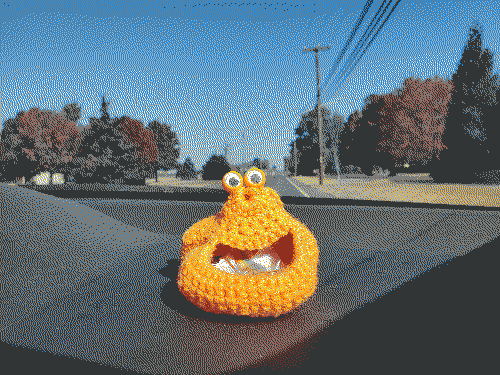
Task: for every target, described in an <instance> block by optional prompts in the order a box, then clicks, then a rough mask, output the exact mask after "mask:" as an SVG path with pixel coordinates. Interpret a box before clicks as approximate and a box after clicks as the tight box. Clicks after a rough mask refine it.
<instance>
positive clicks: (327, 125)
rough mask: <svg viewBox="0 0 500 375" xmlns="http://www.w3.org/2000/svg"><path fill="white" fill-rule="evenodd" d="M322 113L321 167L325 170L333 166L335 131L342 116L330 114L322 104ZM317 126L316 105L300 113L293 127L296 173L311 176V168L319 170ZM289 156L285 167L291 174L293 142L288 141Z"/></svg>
mask: <svg viewBox="0 0 500 375" xmlns="http://www.w3.org/2000/svg"><path fill="white" fill-rule="evenodd" d="M321 111H322V115H323V127H322V129H323V145H324V147H323V168H324V171H325V172H327V171H329V170H333V169H334V167H333V166H332V165H333V161H334V153H333V151H334V149H333V145H334V144H335V137H336V132H337V131H338V130H339V129H340V128H341V127H342V126H343V121H341V118H342V116H341V115H339V114H335V116H334V117H332V116H331V113H330V111H329V110H328V109H327V108H325V107H324V106H322V107H321ZM318 130H319V127H318V111H317V105H316V107H315V108H314V109H313V110H311V111H309V112H307V113H305V114H304V115H302V119H301V121H300V123H299V126H298V127H297V128H296V129H295V134H296V135H297V136H298V138H297V139H296V141H295V144H296V148H297V175H302V176H312V175H314V172H313V170H314V169H318V170H319V165H320V163H319V137H318V135H319V131H318ZM289 147H290V157H287V158H286V160H285V159H284V160H285V163H286V167H285V168H286V169H288V171H289V172H290V173H291V174H294V173H295V154H294V142H291V143H290V146H289Z"/></svg>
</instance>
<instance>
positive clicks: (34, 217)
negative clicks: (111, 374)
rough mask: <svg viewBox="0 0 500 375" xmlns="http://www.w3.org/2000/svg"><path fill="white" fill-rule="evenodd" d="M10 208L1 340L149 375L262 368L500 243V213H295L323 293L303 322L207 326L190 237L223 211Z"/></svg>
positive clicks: (94, 205) (122, 204) (77, 205)
mask: <svg viewBox="0 0 500 375" xmlns="http://www.w3.org/2000/svg"><path fill="white" fill-rule="evenodd" d="M273 183H275V184H276V185H278V186H279V187H280V189H283V190H286V191H289V192H291V191H293V190H292V189H291V188H290V187H289V186H288V185H286V183H285V182H284V180H283V179H280V178H278V179H275V182H273ZM287 189H288V190H287ZM0 197H1V198H0V199H1V200H2V202H0V206H1V207H2V212H1V215H2V220H1V225H2V233H3V234H4V238H3V239H2V242H3V243H2V247H3V248H4V249H5V250H4V254H3V257H2V264H1V277H2V281H3V284H4V285H3V288H2V292H1V305H2V307H3V314H2V321H1V325H0V331H1V333H2V340H3V341H6V342H9V343H13V344H16V345H22V346H27V347H31V348H37V349H39V350H44V351H49V352H52V353H60V354H62V355H66V356H73V357H76V358H80V359H85V360H86V361H91V362H96V363H99V362H100V363H103V364H105V365H108V366H114V367H117V368H120V367H121V368H127V369H131V370H133V371H136V372H139V373H149V374H152V373H168V374H177V373H178V374H181V373H182V374H204V373H211V372H213V371H227V370H230V369H234V368H237V367H239V366H242V365H243V366H248V365H250V364H253V363H256V362H258V361H259V360H260V359H261V358H265V357H267V356H273V355H276V354H277V353H280V352H281V351H283V350H285V349H286V348H287V347H289V346H290V345H294V344H297V343H298V342H300V341H301V340H303V339H305V338H306V337H308V336H309V335H311V334H314V333H317V332H320V331H322V330H324V329H325V328H326V327H328V326H329V325H331V324H332V322H333V321H335V320H337V319H339V318H340V317H343V316H345V315H346V314H349V313H350V312H352V311H353V310H355V309H357V308H359V307H361V306H363V305H365V304H367V303H370V302H372V301H374V300H375V299H377V298H379V297H380V296H381V295H383V294H386V293H387V292H390V291H391V290H393V289H394V288H398V287H400V288H401V290H404V286H403V284H405V283H407V282H409V281H410V280H412V279H414V278H416V277H418V276H419V275H420V274H422V273H423V272H425V271H427V270H429V269H431V268H433V267H436V266H439V265H442V264H443V263H445V262H447V261H449V260H450V259H452V258H454V257H456V256H459V255H464V254H467V253H468V252H470V251H471V250H474V249H480V247H481V246H482V244H485V243H489V242H491V241H493V240H494V239H495V238H496V237H498V236H499V235H500V213H498V212H479V211H473V210H470V211H464V210H461V211H458V210H457V211H454V210H451V209H449V210H439V209H398V208H385V209H384V208H380V207H378V208H374V207H372V208H370V207H336V206H333V207H326V206H319V207H314V206H311V207H307V206H302V207H294V206H290V205H285V208H286V209H287V210H288V211H289V212H290V213H291V214H293V215H294V216H296V217H297V218H299V219H300V220H301V221H302V222H304V223H306V224H307V225H308V226H309V228H311V230H312V232H313V233H314V234H315V236H316V238H317V240H318V244H319V247H320V266H319V269H318V273H319V279H320V285H319V287H318V290H317V293H316V294H315V295H314V296H313V297H312V298H311V299H310V301H309V302H308V303H306V304H304V305H303V306H301V307H299V308H298V309H296V310H295V311H293V312H292V313H290V314H288V315H286V316H283V317H279V318H277V319H272V318H266V319H260V320H255V319H252V318H247V319H245V318H241V317H231V316H216V315H213V314H208V313H204V312H202V311H201V310H200V309H197V308H195V307H193V305H192V304H190V303H188V302H187V301H186V300H185V299H183V298H181V297H180V294H179V293H178V290H177V288H176V284H175V278H176V272H177V266H178V258H179V255H180V254H179V253H180V245H181V236H182V233H183V232H184V231H185V230H186V229H187V227H189V226H190V225H191V224H192V223H194V222H196V221H198V220H200V219H201V218H204V217H206V216H208V215H211V214H213V213H215V212H218V211H219V210H220V209H221V207H222V204H220V203H217V204H215V203H214V204H210V203H196V202H190V203H186V202H155V201H135V202H131V201H126V200H108V201H104V200H101V201H98V200H92V199H86V200H79V201H78V202H77V201H71V200H65V199H59V198H53V197H50V196H47V195H44V194H41V193H38V192H35V191H32V190H28V189H21V188H17V187H12V186H6V185H0ZM477 251H480V250H477ZM283 332H287V334H285V335H284V334H283ZM215 357H216V358H217V360H216V361H214V358H215Z"/></svg>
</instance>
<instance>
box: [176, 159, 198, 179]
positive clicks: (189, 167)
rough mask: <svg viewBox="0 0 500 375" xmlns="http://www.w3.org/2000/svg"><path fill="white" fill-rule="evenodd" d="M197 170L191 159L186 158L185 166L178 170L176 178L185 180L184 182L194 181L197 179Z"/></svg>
mask: <svg viewBox="0 0 500 375" xmlns="http://www.w3.org/2000/svg"><path fill="white" fill-rule="evenodd" d="M196 175H197V173H196V169H195V168H194V164H193V162H192V161H191V158H189V157H188V158H186V161H185V162H184V164H182V165H181V166H180V167H179V169H178V170H177V173H176V175H175V177H177V178H180V179H183V180H193V179H196Z"/></svg>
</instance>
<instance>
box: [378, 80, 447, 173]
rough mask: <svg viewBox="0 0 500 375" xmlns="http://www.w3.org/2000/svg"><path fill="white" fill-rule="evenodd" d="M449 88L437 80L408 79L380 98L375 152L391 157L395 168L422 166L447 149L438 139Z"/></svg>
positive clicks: (444, 114) (444, 82)
mask: <svg viewBox="0 0 500 375" xmlns="http://www.w3.org/2000/svg"><path fill="white" fill-rule="evenodd" d="M452 88H453V85H452V83H451V82H450V81H445V80H443V79H442V78H439V77H437V76H436V77H434V78H432V79H431V78H428V79H426V80H425V81H422V80H421V79H420V78H417V79H415V78H413V77H412V78H407V79H406V80H405V81H404V84H403V87H402V88H401V89H398V90H396V92H393V93H389V94H387V95H384V96H383V97H382V100H383V103H384V105H383V107H382V108H381V110H380V122H379V124H380V130H381V135H382V137H381V140H380V142H379V144H378V150H380V151H382V152H388V153H390V154H391V155H393V156H394V158H395V161H396V165H395V166H396V167H402V166H403V165H404V164H406V163H408V164H409V165H415V164H416V165H426V164H427V163H428V162H430V161H431V160H432V159H433V158H434V157H436V158H437V159H439V154H440V152H441V151H442V150H443V149H446V148H447V147H446V146H445V145H443V143H442V141H441V139H442V135H443V132H444V128H445V121H446V116H447V114H448V103H449V101H450V98H451V91H452Z"/></svg>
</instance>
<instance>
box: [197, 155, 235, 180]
mask: <svg viewBox="0 0 500 375" xmlns="http://www.w3.org/2000/svg"><path fill="white" fill-rule="evenodd" d="M227 172H231V167H230V166H229V163H228V161H227V159H226V157H225V156H224V155H212V156H210V158H209V159H208V161H207V162H206V163H205V165H204V166H203V173H202V178H203V179H204V180H222V178H223V177H224V175H225V174H226V173H227Z"/></svg>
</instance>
